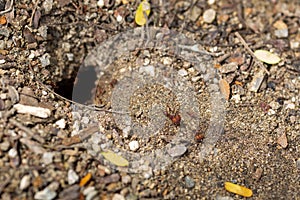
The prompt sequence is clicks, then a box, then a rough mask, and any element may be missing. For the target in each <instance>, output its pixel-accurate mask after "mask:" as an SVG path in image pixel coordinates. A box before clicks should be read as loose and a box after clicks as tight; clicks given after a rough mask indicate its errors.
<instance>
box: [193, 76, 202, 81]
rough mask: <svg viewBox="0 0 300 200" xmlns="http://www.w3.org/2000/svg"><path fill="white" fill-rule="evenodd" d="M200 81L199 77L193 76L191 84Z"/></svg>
mask: <svg viewBox="0 0 300 200" xmlns="http://www.w3.org/2000/svg"><path fill="white" fill-rule="evenodd" d="M200 79H201V77H200V76H193V77H192V82H197V81H199V80H200Z"/></svg>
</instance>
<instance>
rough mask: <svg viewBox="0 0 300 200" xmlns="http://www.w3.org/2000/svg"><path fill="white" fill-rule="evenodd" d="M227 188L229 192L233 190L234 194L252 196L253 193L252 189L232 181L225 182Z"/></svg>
mask: <svg viewBox="0 0 300 200" xmlns="http://www.w3.org/2000/svg"><path fill="white" fill-rule="evenodd" d="M225 189H226V190H227V191H228V192H232V193H234V194H238V195H241V196H243V197H251V196H252V195H253V192H252V190H250V189H248V188H246V187H244V186H240V185H237V184H234V183H230V182H225Z"/></svg>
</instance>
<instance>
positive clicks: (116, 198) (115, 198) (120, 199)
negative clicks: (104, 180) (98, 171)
mask: <svg viewBox="0 0 300 200" xmlns="http://www.w3.org/2000/svg"><path fill="white" fill-rule="evenodd" d="M112 200H125V197H124V196H123V195H121V194H114V196H113V198H112Z"/></svg>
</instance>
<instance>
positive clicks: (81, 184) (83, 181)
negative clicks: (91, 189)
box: [79, 173, 92, 187]
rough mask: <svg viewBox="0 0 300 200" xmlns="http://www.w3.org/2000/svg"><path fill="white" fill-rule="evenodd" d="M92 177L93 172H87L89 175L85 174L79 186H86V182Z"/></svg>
mask: <svg viewBox="0 0 300 200" xmlns="http://www.w3.org/2000/svg"><path fill="white" fill-rule="evenodd" d="M91 178H92V174H91V173H87V175H85V176H84V177H83V178H82V179H81V180H80V183H79V186H80V187H83V186H85V184H86V183H87V182H89V180H91Z"/></svg>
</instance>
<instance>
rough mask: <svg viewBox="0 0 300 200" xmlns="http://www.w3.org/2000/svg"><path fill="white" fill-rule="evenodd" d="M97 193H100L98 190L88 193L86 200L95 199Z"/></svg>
mask: <svg viewBox="0 0 300 200" xmlns="http://www.w3.org/2000/svg"><path fill="white" fill-rule="evenodd" d="M97 194H98V192H97V191H96V190H94V191H92V192H90V193H88V194H87V195H86V198H85V200H93V199H94V197H95V196H96V195H97Z"/></svg>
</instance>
